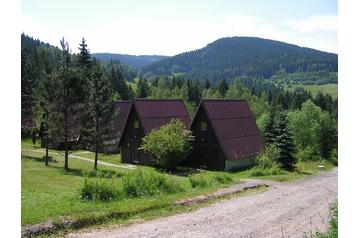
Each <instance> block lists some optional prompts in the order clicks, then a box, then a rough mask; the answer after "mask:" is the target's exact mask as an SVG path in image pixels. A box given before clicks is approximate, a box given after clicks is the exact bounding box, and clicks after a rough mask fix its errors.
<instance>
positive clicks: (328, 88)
mask: <svg viewBox="0 0 358 238" xmlns="http://www.w3.org/2000/svg"><path fill="white" fill-rule="evenodd" d="M298 87H303V88H304V89H306V90H307V91H310V92H311V93H312V95H316V94H317V93H318V92H322V93H328V94H330V95H331V96H332V97H333V98H337V97H338V84H323V85H301V84H294V85H292V86H291V87H290V88H288V87H287V86H285V89H286V90H291V91H293V90H294V89H295V88H298Z"/></svg>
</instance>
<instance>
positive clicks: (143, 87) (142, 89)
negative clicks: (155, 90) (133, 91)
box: [137, 78, 150, 98]
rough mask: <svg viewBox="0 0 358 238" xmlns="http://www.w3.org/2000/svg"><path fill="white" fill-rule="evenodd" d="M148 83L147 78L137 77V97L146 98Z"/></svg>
mask: <svg viewBox="0 0 358 238" xmlns="http://www.w3.org/2000/svg"><path fill="white" fill-rule="evenodd" d="M149 91H150V89H149V83H148V81H147V79H143V78H139V80H138V82H137V98H147V97H148V96H149Z"/></svg>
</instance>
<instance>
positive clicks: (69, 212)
mask: <svg viewBox="0 0 358 238" xmlns="http://www.w3.org/2000/svg"><path fill="white" fill-rule="evenodd" d="M22 149H23V150H22V156H21V169H22V173H21V176H22V177H21V211H22V213H21V223H22V225H23V226H24V225H28V224H36V223H42V222H45V221H49V220H52V221H54V222H56V221H60V220H62V219H64V218H72V219H75V220H87V221H88V220H91V219H93V220H96V218H97V219H98V218H101V217H110V218H109V219H105V220H103V222H102V223H111V222H113V223H122V222H130V221H132V220H133V219H150V218H152V217H157V216H165V215H169V214H173V213H177V212H183V211H188V210H190V209H194V208H195V207H196V206H193V207H182V206H181V207H180V206H174V205H173V204H174V202H175V201H177V200H179V199H183V198H189V197H193V196H196V195H199V194H206V193H210V192H213V191H215V190H216V189H217V188H219V187H226V186H229V185H230V184H233V183H238V182H240V179H243V178H252V177H250V176H249V171H248V170H243V171H237V172H231V173H230V176H231V177H232V179H233V181H232V182H229V183H228V184H214V185H212V186H210V187H206V188H201V187H195V188H192V186H191V184H190V181H189V178H188V176H177V175H170V176H172V178H173V179H175V180H176V181H178V183H179V184H180V186H181V187H182V188H183V191H182V192H178V193H175V194H162V195H156V196H151V197H142V198H131V199H123V200H115V201H109V202H99V201H86V202H84V201H82V200H81V199H80V197H79V196H80V194H79V189H80V187H81V186H82V184H83V181H84V175H83V173H86V172H91V171H92V168H93V163H90V162H86V161H82V160H79V159H76V158H69V167H70V170H69V171H65V170H64V169H63V164H64V159H63V157H64V155H63V152H61V151H54V150H50V155H52V156H53V157H54V159H55V160H56V161H57V162H50V165H49V166H48V167H46V166H45V164H44V162H43V160H42V156H43V155H44V154H42V153H38V152H34V151H30V150H33V149H34V148H33V145H32V143H31V141H28V140H27V141H22ZM35 149H39V148H35ZM80 152H83V151H77V152H75V153H80ZM51 153H52V154H51ZM54 153H57V154H54ZM92 154H93V153H92ZM92 154H91V153H81V154H80V155H81V156H83V157H85V156H89V157H90V156H91V155H92ZM115 157H116V159H114V158H111V157H110V156H109V155H108V158H107V161H113V163H114V162H115V161H117V160H118V161H119V159H118V155H116V156H115ZM117 163H118V162H117ZM318 164H320V163H319V162H311V163H307V162H306V163H302V162H300V163H299V164H298V165H297V167H298V169H297V171H295V172H288V173H287V174H284V175H277V176H268V177H259V178H264V179H275V180H279V181H292V180H294V179H297V178H302V177H305V176H309V175H312V174H316V173H318V169H317V165H318ZM326 166H327V169H330V168H332V167H333V166H331V165H329V164H327V165H326ZM143 167H144V166H143ZM144 168H145V169H148V170H154V168H151V167H144ZM99 170H102V171H106V172H108V173H111V174H114V175H117V177H120V176H122V175H123V174H125V173H128V172H129V171H130V170H127V169H122V168H117V167H109V166H99ZM207 173H212V174H215V173H222V172H207ZM117 177H116V176H114V178H112V179H111V178H107V179H111V180H116V179H118V178H117ZM197 206H202V205H197ZM144 210H145V212H144ZM126 212H128V213H133V214H134V215H133V216H129V217H118V216H115V214H119V213H126Z"/></svg>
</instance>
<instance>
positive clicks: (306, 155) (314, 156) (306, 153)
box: [297, 146, 321, 161]
mask: <svg viewBox="0 0 358 238" xmlns="http://www.w3.org/2000/svg"><path fill="white" fill-rule="evenodd" d="M297 157H298V158H299V159H300V160H302V161H317V160H320V159H321V157H320V155H319V152H318V151H317V149H315V148H314V147H312V146H307V147H306V148H304V149H301V150H299V151H298V153H297Z"/></svg>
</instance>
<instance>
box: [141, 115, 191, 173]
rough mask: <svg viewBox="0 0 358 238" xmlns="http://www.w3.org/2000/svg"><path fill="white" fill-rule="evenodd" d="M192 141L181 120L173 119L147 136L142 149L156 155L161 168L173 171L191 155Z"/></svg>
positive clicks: (189, 132)
mask: <svg viewBox="0 0 358 238" xmlns="http://www.w3.org/2000/svg"><path fill="white" fill-rule="evenodd" d="M192 141H193V136H192V133H191V131H189V130H187V129H185V125H184V123H183V122H182V121H181V120H179V119H173V120H172V121H170V123H168V124H166V125H164V126H162V127H160V128H159V129H154V130H152V131H151V132H150V133H149V134H147V135H146V136H145V137H144V138H143V143H142V146H141V148H140V149H142V150H144V151H145V152H148V153H151V154H152V155H154V157H155V158H156V160H157V164H158V165H159V166H160V167H162V168H164V169H167V170H172V169H175V168H176V166H177V165H179V164H180V163H181V162H182V161H183V160H184V159H185V158H186V156H187V155H188V153H190V150H191V148H192V146H191V142H192Z"/></svg>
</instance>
